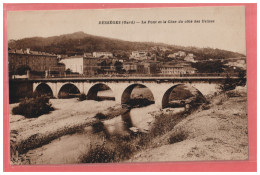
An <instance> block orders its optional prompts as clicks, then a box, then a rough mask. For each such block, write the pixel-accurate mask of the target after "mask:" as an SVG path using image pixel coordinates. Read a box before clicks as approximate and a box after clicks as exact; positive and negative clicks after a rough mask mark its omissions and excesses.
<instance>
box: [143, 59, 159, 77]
mask: <svg viewBox="0 0 260 175" xmlns="http://www.w3.org/2000/svg"><path fill="white" fill-rule="evenodd" d="M143 65H144V73H145V74H156V73H157V72H158V71H157V62H154V61H149V62H144V63H143Z"/></svg>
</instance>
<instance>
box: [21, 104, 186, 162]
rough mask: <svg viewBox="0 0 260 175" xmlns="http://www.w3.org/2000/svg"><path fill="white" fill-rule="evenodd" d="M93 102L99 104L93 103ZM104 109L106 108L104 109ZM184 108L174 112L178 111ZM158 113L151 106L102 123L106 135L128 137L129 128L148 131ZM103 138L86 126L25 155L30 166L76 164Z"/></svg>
mask: <svg viewBox="0 0 260 175" xmlns="http://www.w3.org/2000/svg"><path fill="white" fill-rule="evenodd" d="M93 103H102V102H96V101H93ZM104 110H105V109H104ZM182 110H183V109H181V108H179V109H176V112H180V111H182ZM158 111H159V110H158V109H157V108H156V107H155V105H154V104H152V105H149V106H145V107H141V108H133V109H131V110H130V111H129V112H127V113H125V114H123V115H120V116H117V117H114V118H112V119H109V120H105V121H102V122H103V124H104V127H105V128H106V131H107V132H108V133H109V135H117V136H118V135H120V136H125V135H129V134H130V133H129V128H132V127H135V128H138V130H139V131H140V132H148V131H149V129H150V128H151V126H152V123H153V121H154V115H153V114H154V113H156V112H158ZM102 142H103V140H102V137H99V136H98V134H94V133H93V128H92V127H91V126H89V127H86V128H85V129H84V131H83V132H81V133H75V134H72V135H65V136H62V137H60V138H58V139H55V140H53V141H52V142H51V143H49V144H47V145H43V146H42V147H40V148H36V149H34V150H30V151H28V152H27V153H26V156H27V157H28V158H29V159H30V163H31V164H72V163H79V158H80V156H81V155H82V154H85V153H87V151H88V150H89V148H90V145H91V144H92V145H93V144H99V143H102Z"/></svg>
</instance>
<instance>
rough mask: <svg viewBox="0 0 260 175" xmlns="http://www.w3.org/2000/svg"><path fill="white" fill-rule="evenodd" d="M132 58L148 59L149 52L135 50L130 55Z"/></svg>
mask: <svg viewBox="0 0 260 175" xmlns="http://www.w3.org/2000/svg"><path fill="white" fill-rule="evenodd" d="M130 59H135V60H146V59H148V53H147V52H146V51H133V52H132V53H131V55H130Z"/></svg>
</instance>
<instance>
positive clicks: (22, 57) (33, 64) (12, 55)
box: [8, 48, 65, 75]
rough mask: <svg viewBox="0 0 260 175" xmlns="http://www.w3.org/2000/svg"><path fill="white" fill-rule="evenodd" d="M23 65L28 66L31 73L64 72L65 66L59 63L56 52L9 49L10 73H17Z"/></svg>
mask: <svg viewBox="0 0 260 175" xmlns="http://www.w3.org/2000/svg"><path fill="white" fill-rule="evenodd" d="M21 67H26V68H27V69H29V70H30V72H31V73H35V72H38V73H40V72H43V73H45V72H47V73H51V72H52V73H55V74H63V73H64V71H65V66H64V65H63V64H58V58H57V55H55V54H50V53H46V52H40V51H31V50H30V49H29V48H28V49H26V50H22V49H20V50H17V49H12V50H9V51H8V68H9V74H12V75H15V74H16V73H17V70H18V69H20V68H21Z"/></svg>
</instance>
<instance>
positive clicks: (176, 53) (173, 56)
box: [167, 51, 186, 58]
mask: <svg viewBox="0 0 260 175" xmlns="http://www.w3.org/2000/svg"><path fill="white" fill-rule="evenodd" d="M185 56H186V53H185V52H183V51H178V52H175V53H172V54H169V55H168V56H167V57H168V58H184V57H185Z"/></svg>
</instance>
